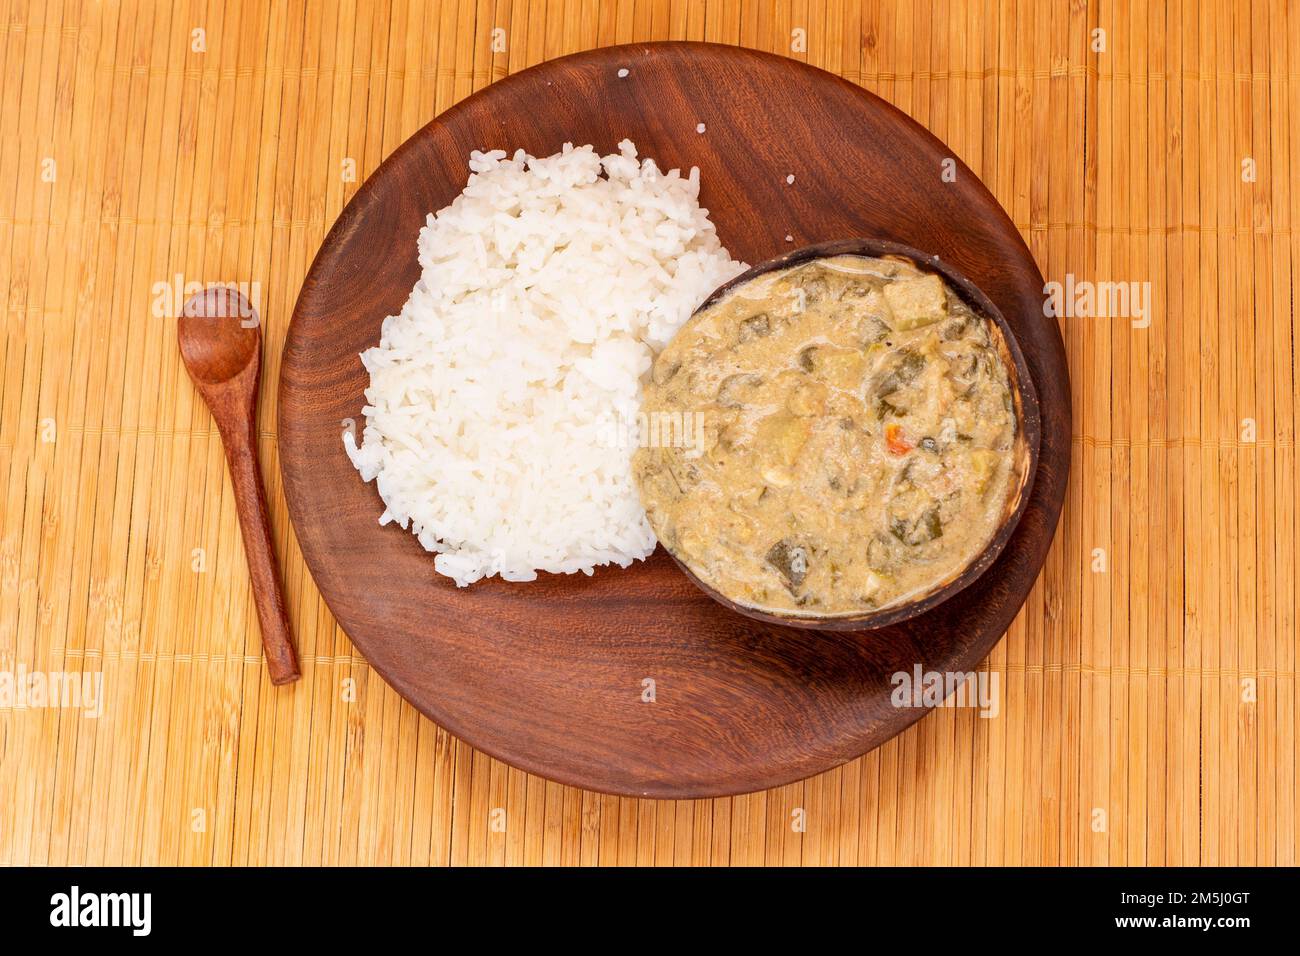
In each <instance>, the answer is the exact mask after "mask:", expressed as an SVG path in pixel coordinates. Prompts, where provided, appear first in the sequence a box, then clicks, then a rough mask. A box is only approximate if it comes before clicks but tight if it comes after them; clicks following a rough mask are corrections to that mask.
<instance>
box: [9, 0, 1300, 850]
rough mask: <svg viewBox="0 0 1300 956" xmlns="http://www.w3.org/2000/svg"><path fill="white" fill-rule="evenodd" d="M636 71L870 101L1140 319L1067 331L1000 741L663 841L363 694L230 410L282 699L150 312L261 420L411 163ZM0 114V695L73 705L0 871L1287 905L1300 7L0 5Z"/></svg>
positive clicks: (660, 822)
mask: <svg viewBox="0 0 1300 956" xmlns="http://www.w3.org/2000/svg"><path fill="white" fill-rule="evenodd" d="M196 28H202V29H203V30H205V31H206V33H205V37H206V52H202V53H199V52H193V50H192V45H193V43H194V41H193V40H192V34H191V31H192V30H194V29H196ZM497 29H499V30H501V31H503V32H501V33H499V34H494V33H493V31H494V30H497ZM1097 29H1101V30H1104V31H1105V52H1093V51H1092V49H1091V46H1093V45H1095V44H1096V42H1097V41H1096V39H1094V34H1093V31H1094V30H1097ZM792 31H803V32H802V33H793V32H792ZM494 37H495V38H496V39H497V41H498V43H497V45H498V46H500V41H502V40H504V43H505V50H504V51H503V52H493V49H492V47H493V42H494ZM668 37H693V38H707V39H714V40H719V41H722V42H729V43H738V44H742V45H746V46H753V47H758V48H763V49H769V50H773V51H777V52H782V53H786V54H788V55H791V56H794V57H796V58H799V59H806V60H808V61H810V62H813V63H816V64H818V65H822V66H825V67H827V68H828V69H831V70H833V71H835V72H837V73H840V74H841V75H843V76H845V77H846V78H848V79H849V80H851V81H853V82H857V83H861V84H863V85H865V86H867V87H868V88H870V89H872V90H874V91H876V92H878V93H879V94H881V95H882V96H884V97H885V98H886V99H888V100H890V101H891V102H893V103H894V104H896V105H897V106H899V107H900V108H901V109H903V110H905V111H906V112H908V113H909V114H911V115H912V116H914V117H916V118H917V119H918V120H920V121H921V122H922V123H923V124H925V125H926V126H928V127H929V128H930V129H931V130H933V131H934V132H935V133H937V134H938V135H939V136H940V137H941V138H942V139H943V140H944V141H945V142H947V143H948V144H950V145H951V146H952V147H953V148H954V150H956V152H957V154H958V155H959V156H960V157H961V158H962V159H963V160H964V161H965V162H966V163H967V164H968V165H969V166H970V167H971V168H972V169H974V170H975V171H976V172H977V173H978V174H979V175H980V176H981V177H982V178H983V179H984V181H985V182H986V183H987V184H988V185H989V187H990V188H991V189H992V190H993V192H994V193H995V194H996V195H997V196H998V197H999V199H1000V200H1001V201H1002V203H1003V204H1004V205H1005V206H1006V208H1007V209H1008V210H1009V212H1010V213H1011V216H1012V218H1013V219H1014V221H1015V223H1016V225H1017V226H1018V227H1019V229H1020V231H1021V232H1022V234H1023V235H1024V236H1025V237H1026V239H1027V241H1028V243H1029V245H1030V248H1031V249H1032V250H1033V252H1034V255H1035V257H1036V258H1037V261H1038V263H1039V265H1040V267H1041V268H1042V271H1043V273H1044V275H1045V276H1046V277H1047V278H1048V279H1051V280H1057V281H1061V282H1064V281H1066V276H1067V274H1068V275H1072V276H1073V277H1074V278H1075V280H1090V281H1137V282H1150V283H1151V321H1150V324H1149V326H1147V327H1145V328H1143V327H1134V325H1133V322H1132V321H1131V320H1130V319H1129V318H1123V317H1121V318H1065V319H1062V320H1061V323H1062V326H1063V329H1064V333H1065V341H1066V347H1067V353H1068V356H1069V359H1070V363H1071V370H1072V382H1073V392H1074V410H1075V415H1074V434H1073V435H1072V441H1073V443H1074V467H1073V470H1072V472H1071V476H1070V487H1069V493H1068V497H1067V503H1066V509H1065V513H1064V516H1063V519H1062V527H1061V531H1060V533H1059V534H1058V535H1057V539H1056V542H1055V545H1054V547H1053V550H1052V553H1051V555H1050V556H1049V559H1048V562H1047V566H1046V569H1045V572H1044V575H1043V577H1042V578H1041V579H1040V581H1039V584H1038V585H1037V587H1036V588H1035V590H1034V592H1033V593H1032V594H1031V596H1030V599H1029V601H1028V604H1027V605H1026V608H1025V610H1024V612H1023V613H1022V614H1021V615H1020V617H1019V618H1018V619H1017V621H1016V622H1015V623H1014V624H1013V626H1012V627H1011V629H1010V631H1009V633H1008V636H1007V638H1006V639H1004V640H1003V641H1002V642H1001V643H999V644H998V645H997V647H996V648H995V649H994V651H993V654H992V655H991V657H990V660H989V667H990V668H991V669H992V671H993V672H995V673H997V674H999V675H1000V676H1001V679H1002V684H1003V688H1002V701H1001V705H1002V706H1001V710H1000V713H999V715H998V716H997V717H996V718H992V719H981V718H980V717H978V716H977V715H976V713H975V712H974V711H973V710H970V709H945V710H941V711H938V712H936V713H934V714H932V715H931V716H929V717H927V718H926V719H925V720H923V721H921V722H920V723H919V724H918V725H916V726H915V727H913V728H912V729H911V730H909V731H907V732H906V733H904V734H903V735H901V736H900V737H898V738H896V739H895V740H893V741H891V742H890V743H889V744H887V745H886V746H884V747H882V748H880V749H879V750H877V751H875V752H874V753H872V754H871V755H869V756H867V757H866V758H864V759H862V760H859V761H856V762H854V763H852V764H849V765H847V766H845V767H843V768H841V769H837V770H834V771H831V772H829V773H827V774H824V775H822V776H819V777H815V778H813V779H811V780H808V781H805V782H801V783H797V784H792V785H789V786H785V787H781V788H779V789H776V790H772V791H769V792H764V793H758V794H753V795H749V796H744V797H738V798H731V799H719V800H705V801H693V802H682V803H673V802H654V801H638V800H633V799H620V798H614V797H602V796H599V795H596V794H593V793H589V792H583V791H579V790H574V789H566V788H564V787H562V786H559V785H556V784H548V783H546V782H544V781H542V780H540V779H538V778H536V777H529V776H527V775H526V774H524V773H522V772H518V771H514V770H511V769H509V768H507V767H505V766H504V765H502V764H500V763H496V762H494V761H492V760H490V759H489V758H487V757H485V756H483V755H482V754H476V753H474V752H473V751H472V750H471V749H470V748H468V747H466V746H464V745H462V744H460V743H457V742H456V741H455V740H453V739H452V738H450V737H448V736H447V735H446V734H444V733H442V732H440V731H438V730H437V728H435V727H434V726H433V725H432V724H431V723H429V722H428V721H426V720H424V719H423V718H421V717H420V716H419V715H418V714H417V713H416V712H415V711H414V709H412V708H410V707H408V706H406V705H405V704H403V703H402V702H401V700H400V698H399V697H398V696H397V695H396V694H395V693H394V692H392V691H391V690H389V689H388V688H387V686H386V685H384V684H383V683H382V682H381V681H379V680H378V679H377V677H376V676H375V675H374V674H373V673H371V672H370V671H369V669H368V668H367V667H366V666H365V665H364V664H363V663H362V662H361V661H360V660H359V659H358V657H357V655H356V654H355V652H354V651H353V649H352V648H351V647H350V645H349V644H348V641H347V639H346V638H345V637H344V636H343V634H342V633H341V631H340V630H339V629H338V628H337V627H336V625H335V624H334V622H333V621H332V620H331V619H330V617H329V615H328V613H327V612H326V610H325V608H324V606H323V604H322V603H321V601H320V598H319V596H318V594H317V593H316V591H315V590H314V588H313V586H312V583H311V581H310V579H309V577H308V576H307V574H306V573H305V570H304V567H303V563H302V560H301V557H300V555H299V553H298V551H297V545H296V543H295V540H294V537H293V535H292V534H291V532H290V530H289V526H288V523H287V515H286V511H285V504H284V498H283V492H282V489H281V488H280V485H279V481H278V466H277V457H276V452H277V448H276V434H275V422H276V416H275V409H274V407H273V401H272V400H273V399H274V395H275V390H274V389H273V388H265V389H264V396H265V397H266V398H267V399H271V400H268V401H264V402H263V405H262V408H261V442H262V447H261V451H262V457H263V463H264V467H265V469H266V474H267V478H268V480H269V484H270V488H269V493H270V504H271V510H272V515H273V519H274V522H275V534H276V542H277V546H278V548H279V549H280V552H281V554H282V555H283V557H284V565H285V577H286V588H287V592H288V600H289V604H290V608H291V614H292V617H293V620H294V625H295V627H296V629H297V633H298V635H299V641H300V648H301V651H302V664H303V672H304V679H303V680H302V681H300V682H298V683H297V684H294V685H292V686H291V687H289V688H273V687H272V686H271V685H270V683H269V681H268V680H267V679H266V676H265V672H264V665H263V664H262V661H261V652H260V644H259V638H258V634H257V628H256V626H255V612H254V609H253V605H252V602H251V599H250V593H249V587H248V578H247V572H246V569H245V566H244V561H243V555H242V551H241V547H240V539H239V530H238V526H237V523H236V520H235V512H234V508H233V503H232V501H231V498H230V492H229V486H228V484H227V481H226V478H225V474H224V462H223V458H222V451H221V446H220V442H219V438H218V435H217V432H216V429H215V427H214V426H213V425H212V422H211V419H210V417H209V416H208V413H207V410H206V409H205V408H204V407H203V405H202V402H201V400H200V399H199V398H198V396H197V395H196V394H195V392H194V390H193V388H192V387H191V385H190V383H189V381H188V379H187V378H186V376H185V373H184V370H183V368H182V367H181V364H180V360H179V357H178V355H177V350H176V343H175V339H174V334H175V321H174V319H168V318H165V317H160V316H159V315H157V314H155V312H163V313H165V312H166V308H161V307H160V308H158V309H154V308H152V306H153V305H154V304H155V300H157V299H159V297H162V298H163V300H164V305H165V298H166V297H165V296H162V293H156V292H155V291H154V284H155V283H159V282H168V281H172V277H173V276H175V275H176V274H178V273H179V274H181V275H182V276H183V277H184V281H191V280H194V281H223V282H256V283H259V286H258V289H257V290H256V291H257V294H256V295H254V296H253V298H254V301H255V302H256V303H257V304H258V306H259V308H260V310H261V312H262V314H263V316H264V318H265V320H266V322H265V329H264V331H265V337H266V357H265V358H266V360H265V364H264V368H263V375H264V379H263V382H264V384H265V383H268V382H275V381H276V380H277V377H278V374H279V366H280V363H279V355H280V351H281V348H282V346H283V341H284V331H285V326H286V319H287V316H288V314H289V310H290V309H291V307H292V303H293V299H294V297H295V295H296V293H297V290H298V286H299V283H300V281H301V279H302V277H303V275H304V274H305V272H306V269H307V266H308V264H309V262H310V260H311V257H312V256H313V254H314V253H315V251H316V249H317V248H318V246H319V244H320V242H321V240H322V239H323V238H324V235H325V232H326V230H327V229H328V227H329V225H330V224H331V223H332V222H333V220H334V218H335V217H336V215H337V214H338V211H339V210H340V209H341V208H342V205H343V203H344V202H345V201H346V199H347V198H348V197H349V196H351V195H352V194H353V193H354V192H355V190H356V189H357V187H358V184H359V182H360V181H361V180H362V179H364V177H365V175H366V173H367V172H369V171H370V170H372V169H373V168H375V166H376V165H377V164H378V162H379V161H380V160H381V159H382V158H383V157H384V156H385V155H387V154H388V153H389V152H391V151H392V150H393V149H394V148H395V147H396V146H397V145H398V144H399V143H400V142H401V141H402V140H403V139H405V138H406V137H407V136H408V135H410V133H412V132H413V131H414V130H416V129H417V128H418V127H419V126H421V125H422V124H423V123H425V122H426V121H427V120H428V119H429V118H430V117H432V116H433V115H435V114H436V113H437V112H439V111H441V110H442V109H445V108H446V107H447V106H449V105H451V104H452V103H453V102H455V101H456V100H458V99H460V98H462V97H464V96H466V95H467V94H469V93H470V92H471V91H472V90H474V89H475V88H477V87H481V86H483V85H485V84H487V83H489V82H491V81H492V80H493V79H497V78H500V77H501V76H504V75H505V74H507V73H508V72H511V71H515V70H518V69H521V68H522V67H524V66H526V65H528V64H531V63H534V62H538V61H540V60H542V59H546V58H550V57H554V56H558V55H560V54H563V53H567V52H572V51H574V50H577V49H581V48H586V47H594V46H599V45H603V44H608V43H613V42H623V41H630V40H634V39H646V38H668ZM800 38H803V40H801V39H800ZM792 42H793V43H794V44H795V46H797V47H799V49H796V50H792V49H791V46H792ZM0 82H2V83H3V92H2V96H3V108H2V110H0V289H3V294H4V304H5V312H4V323H5V325H4V352H3V364H2V365H0V369H2V371H0V376H2V377H0V481H3V482H4V484H3V488H0V502H2V503H0V522H3V524H2V527H0V673H2V672H3V671H5V670H6V669H7V670H10V671H12V670H16V669H18V668H26V669H27V670H29V671H31V670H46V671H50V670H81V669H85V670H88V671H100V672H102V674H103V687H104V695H105V697H106V700H105V702H104V712H103V715H102V716H101V717H99V718H88V717H85V716H83V715H82V714H81V713H80V712H77V711H73V710H70V709H63V710H59V709H14V708H12V707H10V708H7V709H5V710H3V711H0V862H3V863H68V862H71V863H100V862H112V863H116V862H124V863H135V862H163V863H207V862H216V863H229V862H234V863H255V862H289V863H298V862H304V863H321V862H325V863H335V862H348V863H351V862H360V863H417V864H423V863H430V862H433V863H442V862H447V861H451V862H456V863H500V862H529V863H531V862H557V863H596V862H602V863H620V864H624V863H625V864H631V863H711V862H712V863H727V862H730V863H790V864H798V863H805V864H809V863H867V864H872V863H956V864H965V863H1065V864H1075V863H1097V864H1106V863H1110V864H1120V863H1130V864H1142V863H1193V864H1194V863H1198V862H1200V863H1261V864H1271V863H1295V862H1296V856H1297V853H1296V844H1297V823H1298V822H1300V820H1298V817H1300V796H1298V794H1297V788H1296V773H1297V767H1296V756H1297V754H1296V751H1297V729H1298V728H1297V711H1296V681H1295V677H1296V630H1295V616H1296V587H1295V565H1296V546H1297V537H1296V535H1297V529H1296V507H1297V500H1296V470H1295V414H1296V390H1295V382H1294V368H1295V366H1294V338H1293V327H1294V315H1293V311H1292V305H1291V302H1292V298H1293V295H1294V289H1293V279H1292V275H1293V272H1294V269H1295V266H1296V259H1297V255H1298V254H1300V244H1298V239H1297V236H1298V234H1297V232H1296V224H1297V221H1298V220H1300V189H1297V188H1296V187H1295V185H1294V184H1293V179H1292V176H1291V173H1292V171H1293V170H1294V169H1295V168H1296V167H1297V160H1298V159H1300V7H1297V6H1296V5H1294V4H1286V3H1283V2H1281V0H1277V2H1251V3H1246V2H1228V0H1216V2H1205V3H1200V4H1197V3H1191V2H1174V3H1170V4H1168V5H1166V4H1157V3H1151V4H1146V3H1131V4H1130V3H1125V4H1115V3H1106V2H1091V3H1084V2H1076V3H1047V2H1037V0H1016V2H1004V3H997V4H984V3H960V2H946V3H944V2H941V3H938V4H930V3H921V2H916V3H893V2H889V0H871V2H865V3H862V4H860V5H859V4H854V5H850V6H841V5H839V4H834V3H805V2H792V3H781V4H777V5H775V6H768V5H766V4H758V3H752V4H749V3H745V4H738V3H708V4H707V5H705V4H700V5H695V4H685V3H651V2H633V3H626V4H619V5H617V6H615V5H609V6H604V5H597V4H594V3H574V2H568V3H559V2H550V3H545V4H543V3H528V2H523V0H520V2H508V3H507V2H501V3H490V2H483V3H468V2H466V3H460V4H453V3H444V4H433V3H431V4H424V3H414V2H410V3H407V2H401V3H394V4H392V5H391V6H390V5H388V4H375V5H370V4H366V3H362V2H359V0H357V2H348V3H340V4H333V3H324V4H317V3H312V4H310V5H305V4H304V3H302V2H297V3H284V4H263V3H252V2H245V3H237V2H216V0H211V2H203V0H195V2H192V3H185V4H181V5H179V6H177V7H176V8H175V9H173V8H171V7H170V6H164V5H159V6H156V7H155V6H153V5H149V4H145V5H141V4H135V3H129V4H121V5H119V4H115V3H109V2H103V3H90V2H87V3H84V4H83V3H78V2H69V3H59V2H48V3H47V2H31V3H26V2H15V0H0ZM232 137H233V138H235V139H237V140H239V141H240V142H241V144H242V145H241V148H239V149H230V148H228V145H229V143H230V142H231V139H232ZM214 143H215V144H220V146H221V148H214V149H209V145H210V144H214ZM348 159H351V160H354V161H355V166H356V176H355V179H354V180H349V181H345V177H344V176H343V175H342V174H343V173H346V172H347V171H348V164H347V162H346V161H347V160H348ZM51 178H52V179H53V181H52V182H51V181H49V180H50V179H51ZM259 296H260V299H259ZM179 304H180V302H179V301H177V302H176V303H175V307H179ZM1139 324H1140V323H1139ZM1103 569H1104V570H1103ZM797 811H802V813H799V812H797ZM800 822H802V823H803V829H802V830H800V829H798V827H797V824H798V823H800ZM792 824H796V825H792Z"/></svg>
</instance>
